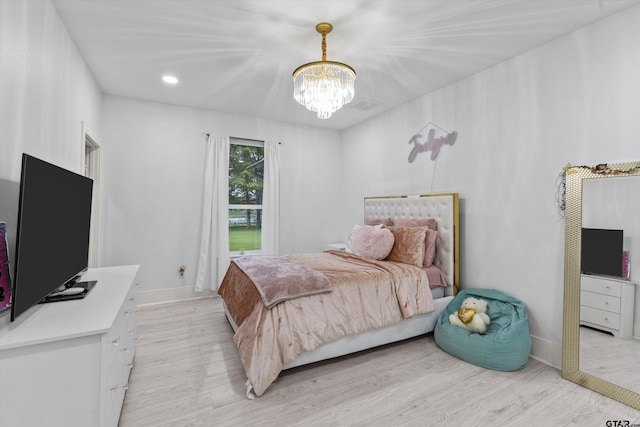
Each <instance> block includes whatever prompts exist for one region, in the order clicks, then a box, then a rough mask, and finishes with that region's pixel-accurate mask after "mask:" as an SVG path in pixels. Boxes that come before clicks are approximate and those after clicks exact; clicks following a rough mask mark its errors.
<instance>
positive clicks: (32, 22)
mask: <svg viewBox="0 0 640 427" xmlns="http://www.w3.org/2000/svg"><path fill="white" fill-rule="evenodd" d="M100 101H101V93H100V90H99V89H98V87H97V85H96V83H95V81H94V80H93V77H92V75H91V73H90V72H89V69H88V68H87V66H86V64H85V63H84V60H83V59H82V57H81V56H80V54H79V52H78V50H77V49H76V46H75V45H74V44H73V42H72V40H71V37H70V36H69V34H68V33H67V30H66V28H65V27H64V25H63V24H62V21H61V20H60V17H59V16H58V14H57V12H56V11H55V9H54V8H53V6H52V5H51V3H50V2H49V1H11V0H0V147H1V150H2V151H1V153H2V154H1V155H0V179H7V180H11V181H16V182H17V181H19V180H20V165H21V160H20V159H21V156H22V153H23V152H27V153H29V154H31V155H33V156H36V157H39V158H42V159H43V160H46V161H49V162H51V163H54V164H57V165H59V166H62V167H65V168H67V169H71V170H73V171H76V172H79V171H80V168H81V164H82V163H81V160H82V159H81V146H82V137H81V123H82V122H85V123H86V125H88V126H90V127H91V128H92V129H94V130H96V132H99V130H100V125H101V123H100V116H101V111H100V106H101V102H100Z"/></svg>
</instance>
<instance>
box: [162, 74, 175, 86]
mask: <svg viewBox="0 0 640 427" xmlns="http://www.w3.org/2000/svg"><path fill="white" fill-rule="evenodd" d="M162 81H163V82H165V83H168V84H170V85H174V84H177V83H178V79H177V78H176V77H174V76H170V75H166V76H162Z"/></svg>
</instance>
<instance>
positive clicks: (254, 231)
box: [229, 140, 264, 252]
mask: <svg viewBox="0 0 640 427" xmlns="http://www.w3.org/2000/svg"><path fill="white" fill-rule="evenodd" d="M263 177H264V148H263V147H262V145H256V144H251V145H243V144H242V143H233V140H232V144H231V146H230V148H229V250H230V251H231V252H234V251H251V250H260V248H261V232H262V188H263V185H262V183H263Z"/></svg>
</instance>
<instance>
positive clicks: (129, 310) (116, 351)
mask: <svg viewBox="0 0 640 427" xmlns="http://www.w3.org/2000/svg"><path fill="white" fill-rule="evenodd" d="M138 268H139V266H137V265H135V266H124V267H107V268H96V269H90V270H89V271H87V272H86V273H85V274H84V275H83V276H82V280H97V284H96V285H95V287H94V288H93V289H92V290H91V292H89V294H88V295H87V296H86V297H85V298H84V299H81V300H72V301H63V302H55V303H50V304H41V305H37V306H35V307H32V308H31V309H29V310H28V311H27V312H26V313H25V314H23V315H22V316H20V317H18V319H16V321H15V322H13V323H8V324H6V323H4V322H3V323H2V326H0V426H3V427H4V426H7V427H8V426H11V427H21V426H28V427H31V426H48V427H52V426H66V427H69V426H92V427H93V426H96V427H97V426H102V427H110V426H114V427H115V426H117V425H118V420H119V418H120V410H121V408H122V403H123V400H124V394H125V392H126V389H127V382H128V379H129V372H130V371H131V366H132V363H133V358H134V354H135V348H136V339H137V329H136V327H137V326H136V286H134V284H135V277H136V274H137V272H138ZM0 320H3V321H5V320H6V319H0Z"/></svg>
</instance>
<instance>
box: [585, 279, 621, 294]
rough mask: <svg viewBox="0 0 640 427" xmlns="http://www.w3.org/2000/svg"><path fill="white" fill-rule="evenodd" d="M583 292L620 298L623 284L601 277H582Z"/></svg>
mask: <svg viewBox="0 0 640 427" xmlns="http://www.w3.org/2000/svg"><path fill="white" fill-rule="evenodd" d="M581 290H583V291H588V292H595V293H598V294H602V295H610V296H613V297H618V298H620V296H621V295H622V283H620V282H617V281H615V280H607V279H603V278H601V277H591V276H582V279H581Z"/></svg>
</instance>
